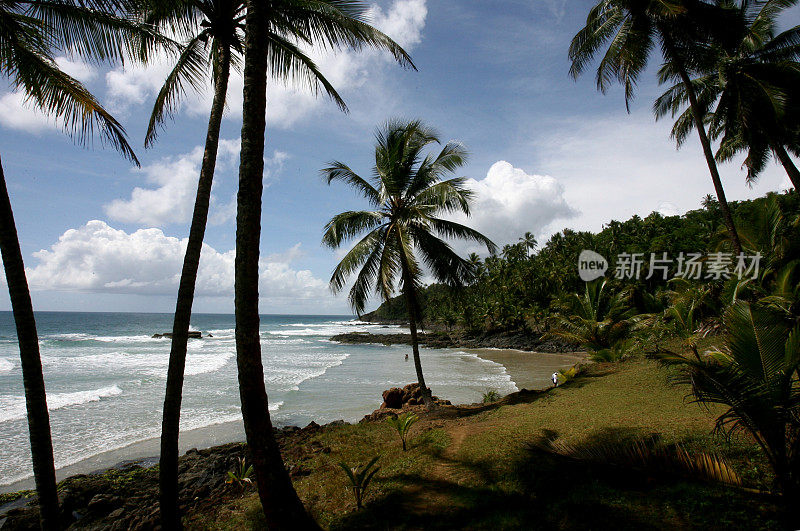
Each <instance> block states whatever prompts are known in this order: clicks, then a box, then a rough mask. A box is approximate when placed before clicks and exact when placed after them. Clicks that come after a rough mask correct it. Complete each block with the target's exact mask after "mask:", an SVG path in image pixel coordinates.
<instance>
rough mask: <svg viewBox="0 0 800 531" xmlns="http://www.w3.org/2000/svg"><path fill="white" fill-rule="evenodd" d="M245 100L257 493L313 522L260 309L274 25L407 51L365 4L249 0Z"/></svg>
mask: <svg viewBox="0 0 800 531" xmlns="http://www.w3.org/2000/svg"><path fill="white" fill-rule="evenodd" d="M246 9H247V12H246V18H245V41H244V102H243V118H242V149H241V155H240V158H241V163H240V166H239V192H238V196H237V203H238V205H237V213H236V262H235V266H234V291H235V312H236V363H237V366H238V373H239V395H240V397H241V401H242V417H243V419H244V426H245V433H246V435H247V445H248V447H249V449H250V452H251V457H252V463H253V467H254V468H255V475H256V482H257V484H258V493H259V497H260V499H261V505H262V507H263V509H264V514H265V517H266V522H267V526H268V527H269V528H271V529H314V528H317V525H316V523H315V522H314V520H313V519H312V518H311V517H310V516H309V515H308V513H307V512H306V511H305V508H304V507H303V504H302V502H301V501H300V499H299V498H298V497H297V493H296V492H295V490H294V487H293V486H292V482H291V480H290V478H289V475H288V474H287V472H286V469H285V468H284V466H283V461H282V459H281V454H280V449H279V448H278V445H277V442H276V441H275V437H274V436H273V433H272V421H271V420H270V416H269V408H268V397H267V392H266V388H265V387H264V368H263V365H262V362H261V342H260V334H259V314H258V272H259V271H258V260H259V244H260V239H261V194H262V192H263V170H264V136H265V132H264V130H265V127H266V107H267V100H266V98H267V75H268V73H269V71H270V56H269V54H268V53H264V51H265V50H269V49H270V38H271V34H272V33H274V32H279V34H280V35H284V34H285V35H287V36H290V37H291V36H294V38H300V39H301V40H306V39H307V40H310V41H312V42H318V43H320V44H325V43H330V44H334V45H340V44H342V45H348V46H354V47H360V46H372V47H377V48H385V49H388V50H389V51H390V52H391V53H392V55H393V56H394V57H395V59H397V60H398V61H399V62H400V63H401V64H406V65H410V66H413V64H412V63H411V59H410V58H409V57H408V55H407V54H406V53H405V52H404V51H403V50H402V49H401V48H400V47H399V46H397V45H396V44H395V43H394V42H393V41H391V40H390V39H389V38H388V37H386V36H385V35H383V34H382V33H380V32H378V31H377V30H375V29H374V28H372V27H370V26H369V25H367V24H366V23H365V22H364V16H365V9H366V8H365V6H364V4H362V3H361V2H358V1H351V0H279V1H274V2H270V4H269V6H267V5H264V3H263V2H257V1H255V0H248V1H247V3H246Z"/></svg>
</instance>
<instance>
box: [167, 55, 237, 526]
mask: <svg viewBox="0 0 800 531" xmlns="http://www.w3.org/2000/svg"><path fill="white" fill-rule="evenodd" d="M217 51H218V57H219V61H218V64H216V65H214V66H215V67H214V87H215V92H214V101H213V104H212V105H211V115H210V117H209V120H208V132H207V133H206V145H205V152H204V153H203V164H202V167H201V168H200V179H199V181H198V183H197V197H196V199H195V202H194V213H193V215H192V225H191V228H190V229H189V242H188V244H187V246H186V255H185V256H184V259H183V271H182V272H181V280H180V285H179V287H178V301H177V303H176V304H175V320H174V321H173V324H172V347H171V349H170V353H169V368H168V369H167V389H166V394H165V396H164V414H163V418H162V422H161V457H160V460H159V482H160V483H159V485H160V502H161V524H162V526H163V527H164V529H180V528H181V527H182V525H181V515H180V511H179V509H178V494H179V493H178V438H179V434H180V417H181V399H182V393H183V375H184V368H185V366H186V346H187V343H188V341H189V323H190V321H191V317H192V303H193V302H194V290H195V284H196V283H197V270H198V268H199V265H200V253H201V250H202V248H203V238H204V237H205V232H206V222H207V220H208V205H209V202H210V199H211V185H212V182H213V180H214V170H215V167H216V163H217V147H218V146H219V131H220V124H221V123H222V115H223V113H224V111H225V96H226V94H227V92H228V77H229V75H230V64H231V63H230V59H231V56H230V49H229V48H228V47H227V46H224V45H221V44H218V45H217Z"/></svg>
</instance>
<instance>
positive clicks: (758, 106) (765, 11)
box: [655, 0, 800, 189]
mask: <svg viewBox="0 0 800 531" xmlns="http://www.w3.org/2000/svg"><path fill="white" fill-rule="evenodd" d="M717 4H718V6H719V9H720V12H724V13H725V21H726V22H725V23H724V24H716V25H715V26H714V28H713V29H714V31H713V33H712V36H713V45H712V46H709V47H708V48H707V50H708V52H709V56H710V61H708V69H707V71H705V72H702V75H701V76H699V77H698V78H696V79H694V80H693V84H694V86H695V90H696V92H697V94H698V101H699V102H700V104H701V105H702V106H704V107H706V112H707V114H706V118H705V119H706V121H707V122H708V123H709V134H710V136H711V137H712V138H718V137H720V136H721V137H722V141H721V145H720V149H719V150H718V151H717V160H719V161H720V162H724V161H727V160H730V159H731V158H732V157H733V156H734V155H735V154H736V153H737V152H739V151H744V150H747V151H748V156H747V159H746V160H745V163H744V164H745V166H746V167H747V170H748V173H747V180H748V182H753V181H754V180H755V179H757V177H758V174H759V173H760V172H761V171H762V170H763V169H764V167H765V166H766V163H767V161H768V160H769V154H770V152H771V153H772V154H774V156H775V157H776V158H777V159H778V161H779V162H780V163H781V164H782V165H783V167H784V169H785V170H786V173H787V174H788V175H789V178H790V180H791V181H792V184H793V186H794V188H795V189H798V186H800V171H798V169H797V167H796V166H795V164H794V162H793V161H792V159H791V156H790V155H789V152H792V153H794V154H795V155H796V156H797V155H800V126H798V118H799V117H800V102H799V101H798V99H797V98H796V97H795V96H794V88H795V87H796V86H797V85H798V84H799V83H800V65H799V64H798V63H797V59H798V57H800V47H798V46H797V44H796V43H797V40H798V38H800V26H795V27H793V28H791V29H789V30H787V31H784V32H783V33H781V34H780V35H776V30H775V26H776V19H777V17H778V15H780V14H781V12H782V11H783V10H784V9H786V8H788V7H791V5H794V4H796V1H790V2H783V1H777V0H770V1H767V2H757V3H756V2H745V3H743V4H741V5H735V4H732V3H731V2H729V1H727V0H718V1H717ZM687 101H688V97H687V94H686V90H685V86H684V84H683V83H680V84H678V85H675V86H674V87H672V88H670V89H669V90H668V91H667V92H665V93H664V95H662V96H661V97H660V98H659V99H658V101H657V102H656V105H655V110H656V113H657V115H658V116H663V115H664V114H666V113H667V112H671V113H672V115H673V116H676V115H679V118H678V120H677V121H676V123H675V126H674V127H673V136H674V137H675V138H676V140H677V141H678V144H679V145H680V144H681V143H683V141H684V140H685V138H686V137H687V136H688V135H689V133H690V132H691V131H692V129H693V128H694V120H693V118H692V115H691V109H687V110H683V109H682V106H683V105H685V104H686V103H687ZM715 103H716V108H715V109H714V110H713V111H712V110H711V108H712V107H714V104H715Z"/></svg>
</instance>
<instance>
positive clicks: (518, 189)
mask: <svg viewBox="0 0 800 531" xmlns="http://www.w3.org/2000/svg"><path fill="white" fill-rule="evenodd" d="M467 186H468V187H469V188H470V189H471V190H472V191H473V192H474V201H473V204H472V206H471V208H470V211H471V213H472V214H471V216H470V217H469V218H466V217H464V216H463V215H459V216H457V217H456V218H455V220H456V221H458V222H460V223H464V224H466V225H468V226H469V227H472V228H474V229H476V230H478V231H479V232H481V233H483V234H484V235H485V236H487V237H489V238H490V239H491V240H492V241H494V243H496V244H497V245H498V246H502V245H503V244H506V243H515V242H516V241H517V240H518V239H519V237H520V236H522V235H523V234H524V233H525V232H532V233H534V234H537V235H538V234H542V233H543V232H544V231H545V230H546V229H547V227H548V226H549V225H550V224H551V223H553V221H555V220H557V219H564V218H570V217H573V216H575V215H576V214H577V212H576V211H575V209H573V208H572V207H571V206H570V205H569V204H568V203H567V200H566V199H565V197H564V186H563V185H562V184H561V183H559V182H558V181H557V180H556V179H555V178H553V177H550V176H548V175H529V174H528V173H525V171H523V170H521V169H519V168H515V167H514V166H512V165H511V164H510V163H508V162H506V161H503V160H501V161H498V162H496V163H494V164H493V165H492V167H491V168H489V172H488V173H487V174H486V177H485V178H484V179H481V180H476V179H468V180H467ZM462 247H463V246H462V245H461V244H457V248H458V249H462ZM467 250H469V251H476V252H483V253H485V252H486V249H485V248H478V247H476V246H474V245H470V246H469V249H467Z"/></svg>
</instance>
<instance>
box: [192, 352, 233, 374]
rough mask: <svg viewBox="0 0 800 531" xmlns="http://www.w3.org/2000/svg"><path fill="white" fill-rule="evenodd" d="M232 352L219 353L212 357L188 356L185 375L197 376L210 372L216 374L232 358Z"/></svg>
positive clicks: (207, 355)
mask: <svg viewBox="0 0 800 531" xmlns="http://www.w3.org/2000/svg"><path fill="white" fill-rule="evenodd" d="M233 354H234V353H233V352H221V353H217V354H213V355H209V354H204V355H194V354H189V355H188V356H187V357H186V371H185V373H186V375H187V376H197V375H198V374H206V373H210V372H217V371H218V370H220V369H221V368H223V367H224V366H225V365H227V363H228V362H229V361H230V359H231V358H233Z"/></svg>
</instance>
